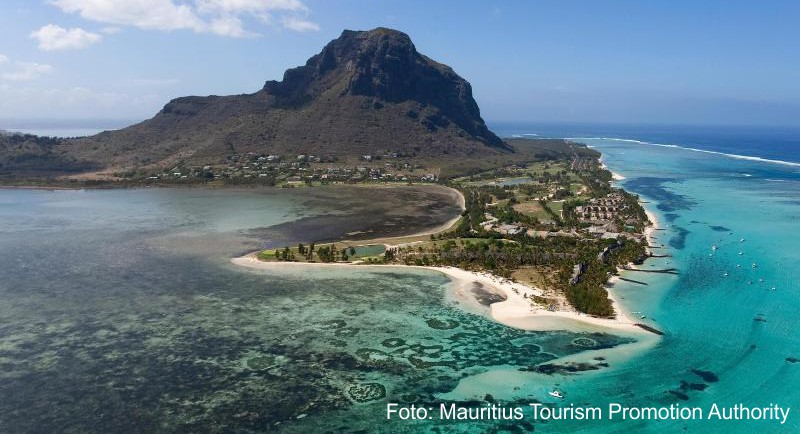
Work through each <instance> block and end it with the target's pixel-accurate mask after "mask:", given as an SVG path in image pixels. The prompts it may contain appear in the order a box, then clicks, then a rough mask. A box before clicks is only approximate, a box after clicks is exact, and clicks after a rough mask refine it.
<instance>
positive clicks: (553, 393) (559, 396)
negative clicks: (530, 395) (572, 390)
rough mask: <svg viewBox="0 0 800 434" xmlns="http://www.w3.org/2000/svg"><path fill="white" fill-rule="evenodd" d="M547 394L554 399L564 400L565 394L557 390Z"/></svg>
mask: <svg viewBox="0 0 800 434" xmlns="http://www.w3.org/2000/svg"><path fill="white" fill-rule="evenodd" d="M547 394H548V395H550V396H552V397H553V398H562V399H563V398H564V394H562V393H561V392H559V391H558V390H555V389H554V390H553V391H552V392H547Z"/></svg>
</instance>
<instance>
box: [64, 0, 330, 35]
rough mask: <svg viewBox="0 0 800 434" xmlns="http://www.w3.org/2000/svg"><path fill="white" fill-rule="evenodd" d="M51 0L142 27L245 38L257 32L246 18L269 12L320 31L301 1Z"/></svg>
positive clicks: (262, 17) (263, 18) (293, 25)
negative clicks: (248, 25)
mask: <svg viewBox="0 0 800 434" xmlns="http://www.w3.org/2000/svg"><path fill="white" fill-rule="evenodd" d="M50 3H52V4H53V5H55V6H57V7H58V8H60V9H61V10H62V11H64V12H67V13H77V14H79V15H80V16H81V17H83V18H85V19H87V20H92V21H97V22H101V23H104V24H110V25H115V26H134V27H139V28H142V29H156V30H192V31H195V32H198V33H214V34H217V35H221V36H233V37H245V36H253V35H255V34H256V33H254V32H252V31H248V30H246V29H245V25H244V20H245V19H246V18H250V19H256V20H257V21H260V22H262V23H267V22H268V17H269V16H270V14H280V15H283V16H284V20H283V21H282V22H283V26H284V27H285V28H287V29H290V30H294V31H299V32H305V31H310V30H319V26H318V25H317V24H315V23H313V22H310V21H307V20H305V19H303V18H301V17H304V16H306V15H307V14H308V13H309V9H308V7H306V5H305V4H303V2H302V1H300V0H50Z"/></svg>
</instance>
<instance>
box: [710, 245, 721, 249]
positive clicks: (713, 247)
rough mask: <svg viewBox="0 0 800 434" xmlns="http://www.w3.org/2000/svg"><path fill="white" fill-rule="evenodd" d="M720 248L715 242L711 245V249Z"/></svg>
mask: <svg viewBox="0 0 800 434" xmlns="http://www.w3.org/2000/svg"><path fill="white" fill-rule="evenodd" d="M718 248H719V247H717V245H716V244H714V245H713V246H711V250H717V249H718Z"/></svg>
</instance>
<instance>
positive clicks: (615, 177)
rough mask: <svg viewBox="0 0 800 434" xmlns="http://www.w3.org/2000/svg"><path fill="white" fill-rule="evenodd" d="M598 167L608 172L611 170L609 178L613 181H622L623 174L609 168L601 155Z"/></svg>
mask: <svg viewBox="0 0 800 434" xmlns="http://www.w3.org/2000/svg"><path fill="white" fill-rule="evenodd" d="M600 168H601V169H605V170H608V171H609V172H611V179H613V180H614V181H622V180H624V179H625V177H624V176H622V175H620V174H619V173H617V172H614V171H613V170H611V169H609V168H608V166H606V163H603V157H600Z"/></svg>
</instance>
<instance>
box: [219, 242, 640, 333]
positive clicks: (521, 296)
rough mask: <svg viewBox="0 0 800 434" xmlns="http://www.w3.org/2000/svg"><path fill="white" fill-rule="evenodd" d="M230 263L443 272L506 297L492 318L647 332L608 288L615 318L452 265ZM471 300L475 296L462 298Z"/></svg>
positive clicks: (456, 283)
mask: <svg viewBox="0 0 800 434" xmlns="http://www.w3.org/2000/svg"><path fill="white" fill-rule="evenodd" d="M230 261H231V263H232V264H234V265H236V266H240V267H245V268H250V269H257V270H286V269H287V268H295V269H302V268H303V267H312V268H313V267H323V268H324V267H338V268H344V267H369V268H384V269H398V268H405V269H417V270H429V271H435V272H439V273H442V274H444V275H446V276H447V277H448V278H450V280H451V285H452V286H451V290H453V292H458V290H459V289H460V288H464V287H466V286H467V285H470V284H472V283H473V282H477V283H479V284H481V285H483V286H485V287H488V288H491V289H493V290H495V291H497V292H498V293H501V294H503V295H505V297H506V300H505V301H500V302H497V303H492V304H491V305H489V306H488V308H487V310H488V312H487V316H488V317H489V318H491V319H492V320H494V321H496V322H498V323H500V324H503V325H506V326H508V327H513V328H517V329H521V330H530V331H555V330H569V331H576V332H597V331H609V332H611V331H616V332H627V333H629V334H636V335H641V334H650V332H648V331H646V330H644V329H642V328H640V327H639V326H637V325H636V322H635V321H633V320H632V319H631V318H630V317H629V316H628V315H627V314H626V312H625V310H624V309H623V308H622V306H621V305H620V304H619V301H618V300H617V299H616V298H615V297H614V296H613V294H611V291H609V298H610V299H611V301H612V304H613V305H614V312H615V314H616V318H600V317H594V316H591V315H587V314H584V313H580V312H576V311H549V310H547V309H546V308H544V307H538V306H536V305H534V304H532V303H531V302H530V301H529V300H528V299H527V298H526V297H528V296H530V295H541V293H542V291H541V290H540V289H538V288H533V287H530V286H527V285H524V284H522V283H515V282H511V281H509V280H506V279H502V278H500V277H496V276H493V275H491V274H489V273H487V272H476V271H467V270H462V269H460V268H455V267H426V266H416V265H400V264H357V263H317V262H265V261H261V260H259V259H258V258H256V254H255V253H250V254H247V255H245V256H240V257H237V258H232V259H231V260H230ZM462 301H467V302H470V301H474V300H462Z"/></svg>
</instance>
